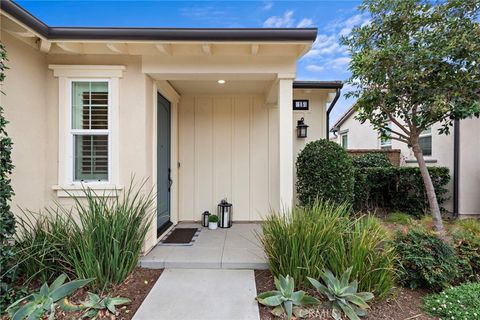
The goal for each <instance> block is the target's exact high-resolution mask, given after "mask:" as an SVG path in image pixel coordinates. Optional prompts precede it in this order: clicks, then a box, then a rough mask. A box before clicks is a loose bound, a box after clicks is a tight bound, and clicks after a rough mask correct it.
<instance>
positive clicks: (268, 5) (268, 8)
mask: <svg viewBox="0 0 480 320" xmlns="http://www.w3.org/2000/svg"><path fill="white" fill-rule="evenodd" d="M272 7H273V2H267V3H265V5H264V6H263V10H270V9H272Z"/></svg>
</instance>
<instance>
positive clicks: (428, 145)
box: [418, 128, 432, 156]
mask: <svg viewBox="0 0 480 320" xmlns="http://www.w3.org/2000/svg"><path fill="white" fill-rule="evenodd" d="M418 143H419V144H420V148H422V152H423V155H424V156H431V155H432V128H428V129H426V130H425V131H423V132H422V133H421V134H420V138H419V139H418Z"/></svg>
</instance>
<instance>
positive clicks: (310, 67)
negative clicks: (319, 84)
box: [305, 64, 325, 72]
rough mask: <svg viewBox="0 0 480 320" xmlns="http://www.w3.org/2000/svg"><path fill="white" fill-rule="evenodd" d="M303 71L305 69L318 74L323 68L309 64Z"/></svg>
mask: <svg viewBox="0 0 480 320" xmlns="http://www.w3.org/2000/svg"><path fill="white" fill-rule="evenodd" d="M305 69H307V70H308V71H312V72H320V71H323V70H325V67H324V66H319V65H316V64H309V65H308V66H306V67H305Z"/></svg>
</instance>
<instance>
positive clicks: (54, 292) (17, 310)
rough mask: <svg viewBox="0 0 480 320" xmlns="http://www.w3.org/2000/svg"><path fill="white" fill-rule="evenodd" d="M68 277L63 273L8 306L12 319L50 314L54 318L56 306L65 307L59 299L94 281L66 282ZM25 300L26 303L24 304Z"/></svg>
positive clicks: (31, 318) (36, 317)
mask: <svg viewBox="0 0 480 320" xmlns="http://www.w3.org/2000/svg"><path fill="white" fill-rule="evenodd" d="M66 279H67V275H66V274H62V275H60V276H59V277H58V278H57V279H55V281H53V282H52V284H51V285H50V286H48V284H47V283H44V284H43V285H42V286H41V287H40V291H39V292H36V293H32V294H30V295H28V296H26V297H24V298H22V299H19V300H17V301H15V302H14V303H13V304H12V305H10V306H9V307H8V308H7V312H8V314H9V315H10V318H11V319H12V320H24V319H25V318H28V319H29V320H35V319H41V318H43V317H44V316H45V315H47V314H48V315H49V317H48V319H53V318H54V316H55V308H56V306H57V305H58V306H60V307H63V303H59V301H62V299H64V298H65V297H67V296H69V295H71V294H72V293H74V292H75V291H77V290H78V289H79V288H81V287H83V286H84V285H86V284H88V283H89V282H91V281H92V279H82V280H74V281H70V282H67V283H64V282H65V280H66ZM24 302H25V304H23V303H24Z"/></svg>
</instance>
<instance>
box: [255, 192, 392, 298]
mask: <svg viewBox="0 0 480 320" xmlns="http://www.w3.org/2000/svg"><path fill="white" fill-rule="evenodd" d="M350 216H351V209H350V207H349V206H348V205H345V204H342V205H336V204H333V203H331V202H326V201H316V202H314V203H313V204H312V205H311V206H309V207H296V208H293V209H292V210H291V212H286V213H282V214H278V213H273V214H271V215H269V216H267V218H266V220H265V221H264V223H263V224H262V233H261V234H259V235H258V236H259V238H260V241H261V243H262V245H263V248H264V250H265V253H266V255H267V258H268V261H269V266H270V270H271V272H272V273H273V275H274V276H279V275H281V274H289V275H290V276H292V277H293V278H294V279H295V282H296V283H298V284H299V285H300V286H301V287H306V285H308V282H307V277H312V278H317V279H319V278H320V276H321V274H322V271H323V270H326V269H329V270H332V272H333V273H334V274H335V275H336V276H341V275H342V274H343V272H345V270H347V269H348V268H349V267H350V266H352V267H353V270H352V276H353V277H354V278H356V279H358V281H359V288H360V290H362V291H371V292H374V293H375V295H376V296H378V297H379V298H382V297H384V296H385V295H386V294H387V293H388V292H389V290H390V289H391V287H392V286H393V283H394V277H395V273H394V269H393V264H394V258H395V257H394V253H393V249H392V248H391V247H390V246H389V245H388V244H387V243H386V241H385V239H386V234H385V231H384V230H383V229H382V227H381V225H380V223H379V221H378V220H377V219H375V218H374V217H359V218H356V219H353V218H351V217H350Z"/></svg>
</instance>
